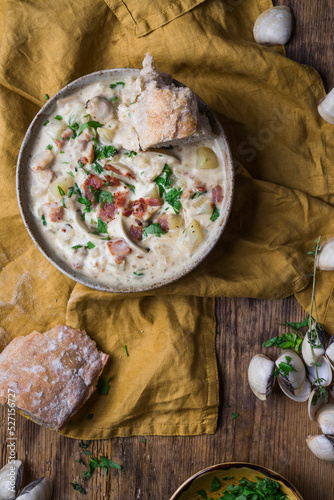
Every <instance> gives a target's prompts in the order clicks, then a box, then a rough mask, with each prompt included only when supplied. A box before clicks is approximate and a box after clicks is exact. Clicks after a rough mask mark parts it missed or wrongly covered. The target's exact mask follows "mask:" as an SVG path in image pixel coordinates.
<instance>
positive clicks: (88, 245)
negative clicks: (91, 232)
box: [86, 241, 95, 249]
mask: <svg viewBox="0 0 334 500" xmlns="http://www.w3.org/2000/svg"><path fill="white" fill-rule="evenodd" d="M86 248H89V249H92V248H95V245H94V243H92V242H91V241H88V243H87V245H86Z"/></svg>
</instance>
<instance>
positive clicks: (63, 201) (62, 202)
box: [61, 198, 66, 208]
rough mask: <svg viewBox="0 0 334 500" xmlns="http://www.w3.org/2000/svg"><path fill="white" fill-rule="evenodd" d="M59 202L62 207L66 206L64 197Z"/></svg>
mask: <svg viewBox="0 0 334 500" xmlns="http://www.w3.org/2000/svg"><path fill="white" fill-rule="evenodd" d="M61 204H62V205H63V207H64V208H66V205H65V198H63V199H62V200H61Z"/></svg>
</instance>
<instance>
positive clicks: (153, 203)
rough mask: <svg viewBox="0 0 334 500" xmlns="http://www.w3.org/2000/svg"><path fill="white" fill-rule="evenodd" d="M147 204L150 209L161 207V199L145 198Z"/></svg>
mask: <svg viewBox="0 0 334 500" xmlns="http://www.w3.org/2000/svg"><path fill="white" fill-rule="evenodd" d="M145 203H147V204H148V205H150V207H161V203H160V200H159V198H145Z"/></svg>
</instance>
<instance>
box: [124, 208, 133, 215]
mask: <svg viewBox="0 0 334 500" xmlns="http://www.w3.org/2000/svg"><path fill="white" fill-rule="evenodd" d="M132 214H133V210H132V209H131V208H127V209H126V210H123V212H122V215H124V217H130V215H132Z"/></svg>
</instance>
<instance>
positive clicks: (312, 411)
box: [308, 388, 328, 422]
mask: <svg viewBox="0 0 334 500" xmlns="http://www.w3.org/2000/svg"><path fill="white" fill-rule="evenodd" d="M316 394H317V389H316V388H315V389H313V391H312V392H311V394H310V397H309V399H308V416H309V417H310V420H311V421H312V422H316V421H317V419H316V413H317V411H318V410H319V408H320V406H322V405H324V404H326V403H327V402H328V392H327V391H326V396H325V398H322V397H321V396H318V398H317V401H316V403H315V404H312V401H313V398H314V396H316Z"/></svg>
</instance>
